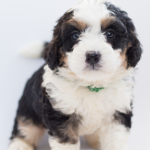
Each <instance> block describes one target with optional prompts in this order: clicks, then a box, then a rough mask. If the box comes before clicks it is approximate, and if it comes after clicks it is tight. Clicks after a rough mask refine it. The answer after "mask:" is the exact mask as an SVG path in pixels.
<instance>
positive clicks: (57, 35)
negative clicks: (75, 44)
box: [43, 11, 73, 70]
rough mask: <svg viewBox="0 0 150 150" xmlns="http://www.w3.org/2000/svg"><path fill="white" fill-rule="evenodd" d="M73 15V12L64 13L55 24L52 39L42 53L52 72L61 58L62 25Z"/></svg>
mask: <svg viewBox="0 0 150 150" xmlns="http://www.w3.org/2000/svg"><path fill="white" fill-rule="evenodd" d="M72 15H73V11H70V12H67V13H65V14H64V15H63V16H62V17H61V18H60V19H59V20H58V22H57V25H56V26H55V28H54V33H53V39H52V41H51V42H50V43H49V45H48V46H47V47H46V48H45V50H44V52H43V57H44V59H45V61H46V63H47V64H48V65H49V67H50V69H51V70H54V69H55V68H57V67H58V66H59V65H61V64H60V63H59V60H60V58H61V57H62V50H61V47H62V46H63V39H62V38H63V37H62V33H61V32H62V28H63V23H64V22H66V21H67V20H69V19H70V18H71V17H72Z"/></svg>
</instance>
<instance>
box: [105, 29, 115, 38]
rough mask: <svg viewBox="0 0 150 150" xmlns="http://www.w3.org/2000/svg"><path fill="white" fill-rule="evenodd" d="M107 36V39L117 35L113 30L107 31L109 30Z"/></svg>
mask: <svg viewBox="0 0 150 150" xmlns="http://www.w3.org/2000/svg"><path fill="white" fill-rule="evenodd" d="M105 37H106V38H107V39H112V38H114V37H115V33H114V32H113V31H107V32H105Z"/></svg>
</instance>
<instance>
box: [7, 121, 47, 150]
mask: <svg viewBox="0 0 150 150" xmlns="http://www.w3.org/2000/svg"><path fill="white" fill-rule="evenodd" d="M44 131H45V129H44V128H43V127H42V126H37V125H35V124H34V123H33V122H32V121H31V120H25V119H24V118H18V119H16V121H15V126H14V130H13V134H12V138H11V139H12V140H11V143H10V145H9V148H8V150H34V148H35V147H36V146H37V144H38V141H39V139H40V138H41V136H42V135H43V133H44Z"/></svg>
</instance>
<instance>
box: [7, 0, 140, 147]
mask: <svg viewBox="0 0 150 150" xmlns="http://www.w3.org/2000/svg"><path fill="white" fill-rule="evenodd" d="M141 53H142V49H141V45H140V42H139V40H138V39H137V35H136V32H135V27H134V25H133V22H132V20H131V19H130V18H129V17H128V15H127V13H126V12H125V11H122V10H120V9H119V8H118V7H116V6H114V5H113V4H112V3H110V2H108V1H106V0H105V1H104V0H82V1H80V2H79V3H78V4H77V5H76V6H74V7H73V8H71V9H70V10H69V11H67V12H66V13H65V14H64V15H63V16H62V17H61V18H60V19H59V20H58V23H57V25H56V26H55V28H54V34H53V39H52V41H51V42H50V43H49V44H48V46H47V47H46V48H45V50H44V53H43V55H44V59H45V61H46V64H45V65H44V66H42V67H41V68H40V69H39V70H38V71H37V72H36V73H35V74H34V75H33V76H32V78H31V79H29V81H28V82H27V84H26V87H25V90H24V93H23V96H22V97H21V99H20V102H19V107H18V111H17V116H16V119H15V125H14V129H13V132H12V137H11V143H10V145H9V150H33V149H34V148H36V146H37V144H38V142H39V139H40V138H41V136H42V135H43V133H44V131H45V130H46V129H48V131H49V132H48V133H49V144H50V146H51V148H52V150H79V149H80V141H79V137H80V136H82V135H83V136H85V138H86V139H87V141H88V142H89V144H90V145H91V146H92V147H93V148H95V149H99V150H100V149H102V150H129V148H128V146H127V141H128V138H129V132H130V128H131V117H132V101H133V85H134V82H133V72H134V67H135V66H136V65H137V63H138V62H139V60H140V58H141Z"/></svg>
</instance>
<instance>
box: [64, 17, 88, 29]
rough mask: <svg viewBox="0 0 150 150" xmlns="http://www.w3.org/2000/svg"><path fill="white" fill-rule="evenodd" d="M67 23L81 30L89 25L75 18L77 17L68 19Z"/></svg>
mask: <svg viewBox="0 0 150 150" xmlns="http://www.w3.org/2000/svg"><path fill="white" fill-rule="evenodd" d="M67 24H70V25H73V26H74V27H76V28H77V29H78V30H80V31H82V30H83V29H85V28H86V27H87V26H88V25H87V24H85V23H84V22H83V21H80V20H75V19H71V20H69V21H67Z"/></svg>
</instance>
